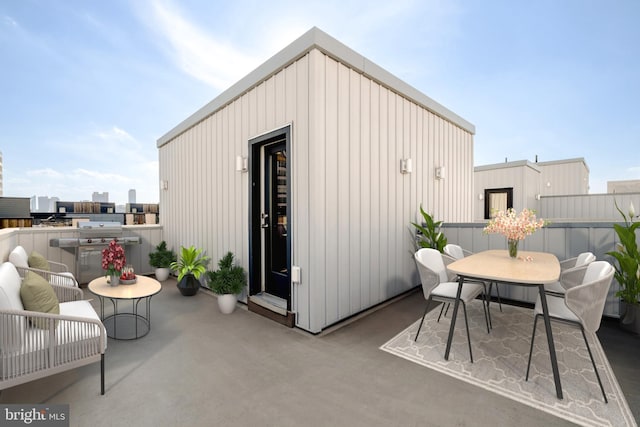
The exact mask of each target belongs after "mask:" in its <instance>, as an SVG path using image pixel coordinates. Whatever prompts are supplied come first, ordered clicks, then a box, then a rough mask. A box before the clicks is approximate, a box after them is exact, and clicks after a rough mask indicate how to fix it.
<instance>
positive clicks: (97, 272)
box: [49, 221, 140, 284]
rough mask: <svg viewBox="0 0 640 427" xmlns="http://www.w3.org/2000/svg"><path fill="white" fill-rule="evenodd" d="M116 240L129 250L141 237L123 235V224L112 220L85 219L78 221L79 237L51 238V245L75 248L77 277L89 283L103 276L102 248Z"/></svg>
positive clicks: (79, 280)
mask: <svg viewBox="0 0 640 427" xmlns="http://www.w3.org/2000/svg"><path fill="white" fill-rule="evenodd" d="M114 239H115V240H116V241H117V242H118V243H119V244H120V245H122V246H123V247H124V249H125V253H126V250H127V248H126V247H127V246H130V245H137V244H139V243H140V237H137V236H126V237H123V236H122V224H120V223H119V222H110V221H102V222H100V221H83V222H79V223H78V237H77V238H74V237H72V238H58V239H51V240H50V241H49V246H52V247H59V248H64V249H74V250H75V253H76V279H77V280H78V283H81V284H84V283H88V282H90V281H91V280H93V279H95V278H96V277H99V276H102V275H103V274H104V271H103V270H102V249H104V248H106V247H107V246H108V245H109V242H110V241H111V240H114Z"/></svg>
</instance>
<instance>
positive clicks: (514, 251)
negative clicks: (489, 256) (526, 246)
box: [507, 239, 519, 258]
mask: <svg viewBox="0 0 640 427" xmlns="http://www.w3.org/2000/svg"><path fill="white" fill-rule="evenodd" d="M518 242H519V240H516V239H508V240H507V245H508V247H509V256H510V257H511V258H517V257H518Z"/></svg>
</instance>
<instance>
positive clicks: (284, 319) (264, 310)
mask: <svg viewBox="0 0 640 427" xmlns="http://www.w3.org/2000/svg"><path fill="white" fill-rule="evenodd" d="M283 304H284V305H283ZM247 308H248V309H249V311H251V312H254V313H256V314H259V315H261V316H264V317H266V318H268V319H271V320H273V321H275V322H277V323H280V324H281V325H284V326H287V327H289V328H293V327H294V326H295V324H296V315H295V314H294V313H292V312H290V311H287V301H286V300H284V299H282V298H278V297H276V296H273V295H269V294H258V295H251V296H249V298H248V299H247Z"/></svg>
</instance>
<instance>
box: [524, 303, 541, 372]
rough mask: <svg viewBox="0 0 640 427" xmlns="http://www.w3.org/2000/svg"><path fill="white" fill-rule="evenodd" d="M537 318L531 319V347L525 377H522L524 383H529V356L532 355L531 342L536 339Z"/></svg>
mask: <svg viewBox="0 0 640 427" xmlns="http://www.w3.org/2000/svg"><path fill="white" fill-rule="evenodd" d="M538 316H540V315H539V314H536V316H535V317H534V319H533V333H532V334H531V347H529V361H528V362H527V375H525V377H524V380H525V381H529V368H530V367H531V354H532V353H533V340H534V339H535V337H536V326H537V325H538Z"/></svg>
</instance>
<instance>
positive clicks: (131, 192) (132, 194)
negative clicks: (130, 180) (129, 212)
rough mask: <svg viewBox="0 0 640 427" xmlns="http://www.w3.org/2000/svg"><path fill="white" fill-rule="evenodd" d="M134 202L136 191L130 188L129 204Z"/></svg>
mask: <svg viewBox="0 0 640 427" xmlns="http://www.w3.org/2000/svg"><path fill="white" fill-rule="evenodd" d="M135 202H136V190H135V188H132V189H131V190H129V203H135Z"/></svg>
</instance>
